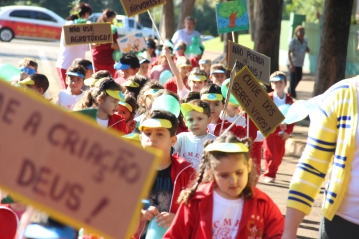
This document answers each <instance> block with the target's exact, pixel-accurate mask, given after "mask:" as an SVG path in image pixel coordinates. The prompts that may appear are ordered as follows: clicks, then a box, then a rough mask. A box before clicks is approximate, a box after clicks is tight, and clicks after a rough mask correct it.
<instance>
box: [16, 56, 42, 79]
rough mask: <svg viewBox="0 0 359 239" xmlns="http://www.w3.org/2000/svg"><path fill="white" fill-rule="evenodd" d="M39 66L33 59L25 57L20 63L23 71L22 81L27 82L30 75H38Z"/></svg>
mask: <svg viewBox="0 0 359 239" xmlns="http://www.w3.org/2000/svg"><path fill="white" fill-rule="evenodd" d="M37 68H38V64H37V62H36V60H35V59H34V58H32V57H25V58H23V59H21V60H20V62H19V69H20V71H21V75H20V81H22V80H25V79H26V78H27V77H28V76H29V75H32V74H35V73H37Z"/></svg>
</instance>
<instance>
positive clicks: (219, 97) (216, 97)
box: [201, 93, 223, 101]
mask: <svg viewBox="0 0 359 239" xmlns="http://www.w3.org/2000/svg"><path fill="white" fill-rule="evenodd" d="M201 100H209V101H222V100H223V95H221V94H213V93H209V94H203V95H202V96H201Z"/></svg>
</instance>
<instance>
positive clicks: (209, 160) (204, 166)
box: [178, 133, 256, 204]
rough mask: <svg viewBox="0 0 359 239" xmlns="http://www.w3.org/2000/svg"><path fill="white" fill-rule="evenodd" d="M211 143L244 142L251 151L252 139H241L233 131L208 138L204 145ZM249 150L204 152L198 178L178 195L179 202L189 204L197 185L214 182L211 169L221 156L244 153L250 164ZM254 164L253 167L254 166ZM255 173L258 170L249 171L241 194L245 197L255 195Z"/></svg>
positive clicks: (246, 162) (246, 161) (246, 160)
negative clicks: (253, 186) (241, 151)
mask: <svg viewBox="0 0 359 239" xmlns="http://www.w3.org/2000/svg"><path fill="white" fill-rule="evenodd" d="M211 143H243V144H245V145H246V146H247V147H248V149H249V152H250V150H251V140H250V139H248V138H243V139H239V138H237V137H236V136H234V135H233V134H231V133H228V134H226V135H223V136H220V137H218V138H216V139H215V140H207V141H206V142H205V143H204V145H203V147H204V148H205V147H206V146H207V145H209V144H211ZM249 152H246V153H227V152H220V151H212V152H206V151H204V152H203V155H202V160H201V163H200V165H199V170H198V172H197V178H196V179H195V180H194V181H193V182H192V185H191V186H189V187H188V188H187V189H185V190H183V191H182V192H181V195H180V196H179V197H178V202H179V203H185V204H188V202H189V200H190V199H191V198H192V197H193V196H194V194H195V193H196V190H197V187H198V185H199V184H201V183H208V182H212V181H213V180H214V179H213V177H212V176H211V174H210V173H209V171H210V170H212V169H214V168H215V167H216V166H217V165H218V163H219V161H220V160H221V158H223V157H226V156H228V155H233V154H243V155H244V156H245V157H244V158H245V164H248V161H249V159H250V154H249ZM253 165H254V164H252V168H253ZM255 173H256V170H251V172H250V173H248V182H247V185H246V187H245V188H244V189H243V191H242V193H241V195H242V196H243V198H244V199H247V198H251V197H252V196H253V188H252V185H254V179H255Z"/></svg>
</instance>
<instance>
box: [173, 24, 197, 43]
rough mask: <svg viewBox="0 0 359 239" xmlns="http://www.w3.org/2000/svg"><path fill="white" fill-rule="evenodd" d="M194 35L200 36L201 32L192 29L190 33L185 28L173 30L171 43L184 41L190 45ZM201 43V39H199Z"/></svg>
mask: <svg viewBox="0 0 359 239" xmlns="http://www.w3.org/2000/svg"><path fill="white" fill-rule="evenodd" d="M194 36H199V37H201V34H200V33H199V32H197V31H196V30H193V31H192V32H191V33H188V32H187V31H186V29H185V28H183V29H180V30H178V31H176V32H175V34H174V35H173V37H172V42H173V45H176V44H177V43H180V42H184V43H186V45H187V47H188V46H189V45H191V42H192V38H193V37H194ZM200 41H201V43H202V40H200Z"/></svg>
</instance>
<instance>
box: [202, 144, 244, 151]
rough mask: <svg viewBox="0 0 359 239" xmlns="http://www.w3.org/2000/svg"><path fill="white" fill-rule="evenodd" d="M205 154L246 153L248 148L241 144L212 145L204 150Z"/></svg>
mask: <svg viewBox="0 0 359 239" xmlns="http://www.w3.org/2000/svg"><path fill="white" fill-rule="evenodd" d="M204 151H206V152H212V151H219V152H226V153H247V152H248V151H249V150H248V147H247V146H246V145H245V144H243V143H212V144H209V145H207V147H206V148H204Z"/></svg>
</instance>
